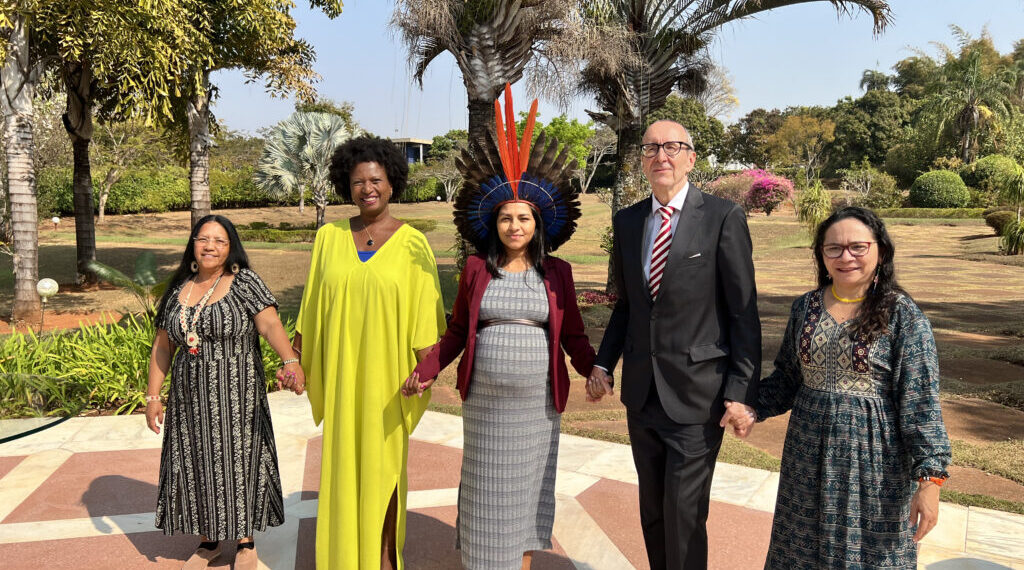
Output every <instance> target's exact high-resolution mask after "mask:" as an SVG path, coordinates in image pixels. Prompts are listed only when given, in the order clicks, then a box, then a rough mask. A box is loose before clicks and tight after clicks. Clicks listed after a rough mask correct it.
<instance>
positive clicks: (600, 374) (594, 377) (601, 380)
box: [587, 366, 615, 402]
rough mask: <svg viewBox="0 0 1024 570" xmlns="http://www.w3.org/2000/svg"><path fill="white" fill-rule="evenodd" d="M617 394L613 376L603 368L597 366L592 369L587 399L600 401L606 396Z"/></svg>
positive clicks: (588, 378)
mask: <svg viewBox="0 0 1024 570" xmlns="http://www.w3.org/2000/svg"><path fill="white" fill-rule="evenodd" d="M605 394H607V395H609V396H613V395H615V390H614V389H613V388H612V377H611V376H610V375H609V374H608V373H607V372H605V371H604V370H603V369H601V368H598V367H597V366H595V367H593V368H592V369H590V376H588V377H587V401H588V402H600V401H601V398H603V397H604V396H605Z"/></svg>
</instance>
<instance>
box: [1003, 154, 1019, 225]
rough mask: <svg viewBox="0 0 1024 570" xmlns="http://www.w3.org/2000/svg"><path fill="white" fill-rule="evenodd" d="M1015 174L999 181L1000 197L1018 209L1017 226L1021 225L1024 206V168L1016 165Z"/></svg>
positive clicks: (1009, 174) (1008, 174)
mask: <svg viewBox="0 0 1024 570" xmlns="http://www.w3.org/2000/svg"><path fill="white" fill-rule="evenodd" d="M1014 166H1015V168H1014V170H1013V172H1011V173H1007V174H1006V175H1005V176H1003V177H1002V180H1000V181H999V185H1000V191H999V194H1000V196H1001V197H1002V198H1003V199H1005V200H1006V201H1008V202H1010V203H1011V204H1013V205H1014V206H1016V207H1017V224H1018V225H1019V224H1020V211H1021V206H1022V205H1024V167H1022V166H1021V165H1019V164H1016V165H1014Z"/></svg>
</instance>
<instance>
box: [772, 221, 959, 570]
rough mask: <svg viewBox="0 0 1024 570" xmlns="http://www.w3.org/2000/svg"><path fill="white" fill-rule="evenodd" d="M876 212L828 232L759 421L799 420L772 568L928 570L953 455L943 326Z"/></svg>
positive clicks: (786, 464) (822, 232)
mask: <svg viewBox="0 0 1024 570" xmlns="http://www.w3.org/2000/svg"><path fill="white" fill-rule="evenodd" d="M894 254H895V251H894V248H893V242H892V239H890V237H889V234H888V232H887V231H886V229H885V225H884V224H883V223H882V220H881V219H879V218H878V216H876V215H875V214H874V213H873V212H871V211H870V210H866V209H864V208H856V207H850V208H843V209H842V210H839V211H838V212H836V213H834V214H832V216H831V217H829V218H828V219H827V220H825V221H824V222H822V223H821V225H820V226H818V230H817V235H816V237H815V240H814V257H815V260H816V264H817V273H818V288H817V289H815V290H813V291H811V292H809V293H806V294H804V295H802V296H801V297H800V298H798V299H797V300H796V301H795V302H794V303H793V307H792V312H791V314H790V318H789V324H788V325H787V327H786V332H785V335H784V336H783V339H782V347H781V348H780V349H779V354H778V357H776V359H775V372H773V373H772V374H771V376H769V377H767V378H765V379H763V380H761V384H760V387H759V395H758V405H757V407H756V412H757V416H758V420H764V419H765V418H768V417H772V416H777V415H780V414H783V413H785V412H787V411H790V410H791V411H792V413H791V415H790V418H789V428H788V430H787V432H786V445H785V447H784V448H783V450H782V470H781V473H780V476H779V495H778V499H777V500H776V501H775V518H774V522H773V523H772V540H771V545H770V547H769V549H768V558H767V562H766V564H765V568H770V569H776V568H778V569H786V570H791V569H798V568H813V569H819V568H821V569H825V568H844V569H853V568H873V569H881V568H890V569H895V568H901V569H902V568H917V548H916V543H917V542H918V541H920V540H921V539H922V538H924V536H925V534H927V533H928V531H929V530H931V529H932V528H933V527H934V526H935V524H936V522H937V520H938V511H939V487H940V486H941V485H942V483H943V482H944V481H945V479H946V477H947V476H948V473H947V472H946V468H947V467H948V465H949V463H950V445H949V439H948V438H947V436H946V429H945V427H944V426H943V423H942V411H941V409H940V406H939V361H938V355H937V354H936V351H935V339H934V338H933V336H932V329H931V325H930V324H929V323H928V318H927V317H925V315H924V313H922V312H921V309H920V308H918V306H917V304H915V303H914V301H913V300H912V299H911V298H910V296H909V295H908V294H907V293H906V292H905V291H904V290H903V289H902V288H900V286H899V285H898V284H897V282H896V276H895V266H894V264H893V258H894Z"/></svg>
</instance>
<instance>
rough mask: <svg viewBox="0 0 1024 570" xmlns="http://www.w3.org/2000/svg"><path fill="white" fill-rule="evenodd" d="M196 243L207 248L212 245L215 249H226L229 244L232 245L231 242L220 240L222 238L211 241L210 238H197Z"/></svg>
mask: <svg viewBox="0 0 1024 570" xmlns="http://www.w3.org/2000/svg"><path fill="white" fill-rule="evenodd" d="M194 241H195V242H196V243H197V244H199V245H201V246H203V247H206V246H208V245H211V244H212V245H213V247H216V248H225V247H227V246H228V244H229V243H231V242H229V241H228V240H226V239H220V238H213V239H210V238H208V237H197V238H196V239H195V240H194Z"/></svg>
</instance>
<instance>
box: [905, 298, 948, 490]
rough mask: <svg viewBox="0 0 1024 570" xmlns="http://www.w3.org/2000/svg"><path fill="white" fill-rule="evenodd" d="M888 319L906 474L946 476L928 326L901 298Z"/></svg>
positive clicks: (932, 344) (943, 433)
mask: <svg viewBox="0 0 1024 570" xmlns="http://www.w3.org/2000/svg"><path fill="white" fill-rule="evenodd" d="M893 317H894V318H893V319H892V320H891V322H890V330H892V331H893V334H894V336H895V338H894V340H893V354H894V355H895V363H894V366H893V375H894V377H893V380H894V387H895V389H896V405H897V407H898V413H899V429H900V435H901V437H902V439H903V444H904V446H905V447H906V449H907V451H908V453H909V454H910V459H911V472H910V473H911V476H912V477H913V478H914V479H917V478H920V477H927V476H942V477H948V476H949V474H948V473H947V472H946V468H947V467H948V466H949V464H950V461H951V460H952V452H951V449H950V445H949V437H947V435H946V426H945V424H943V422H942V409H941V407H940V405H939V356H938V352H937V351H936V349H935V337H934V336H933V334H932V327H931V323H929V322H928V318H927V317H926V316H925V315H924V313H922V312H921V309H919V308H918V306H917V305H916V304H914V302H913V301H911V300H910V299H909V298H906V297H904V298H902V299H901V300H900V301H899V302H898V303H897V305H896V308H895V310H894V315H893Z"/></svg>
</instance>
